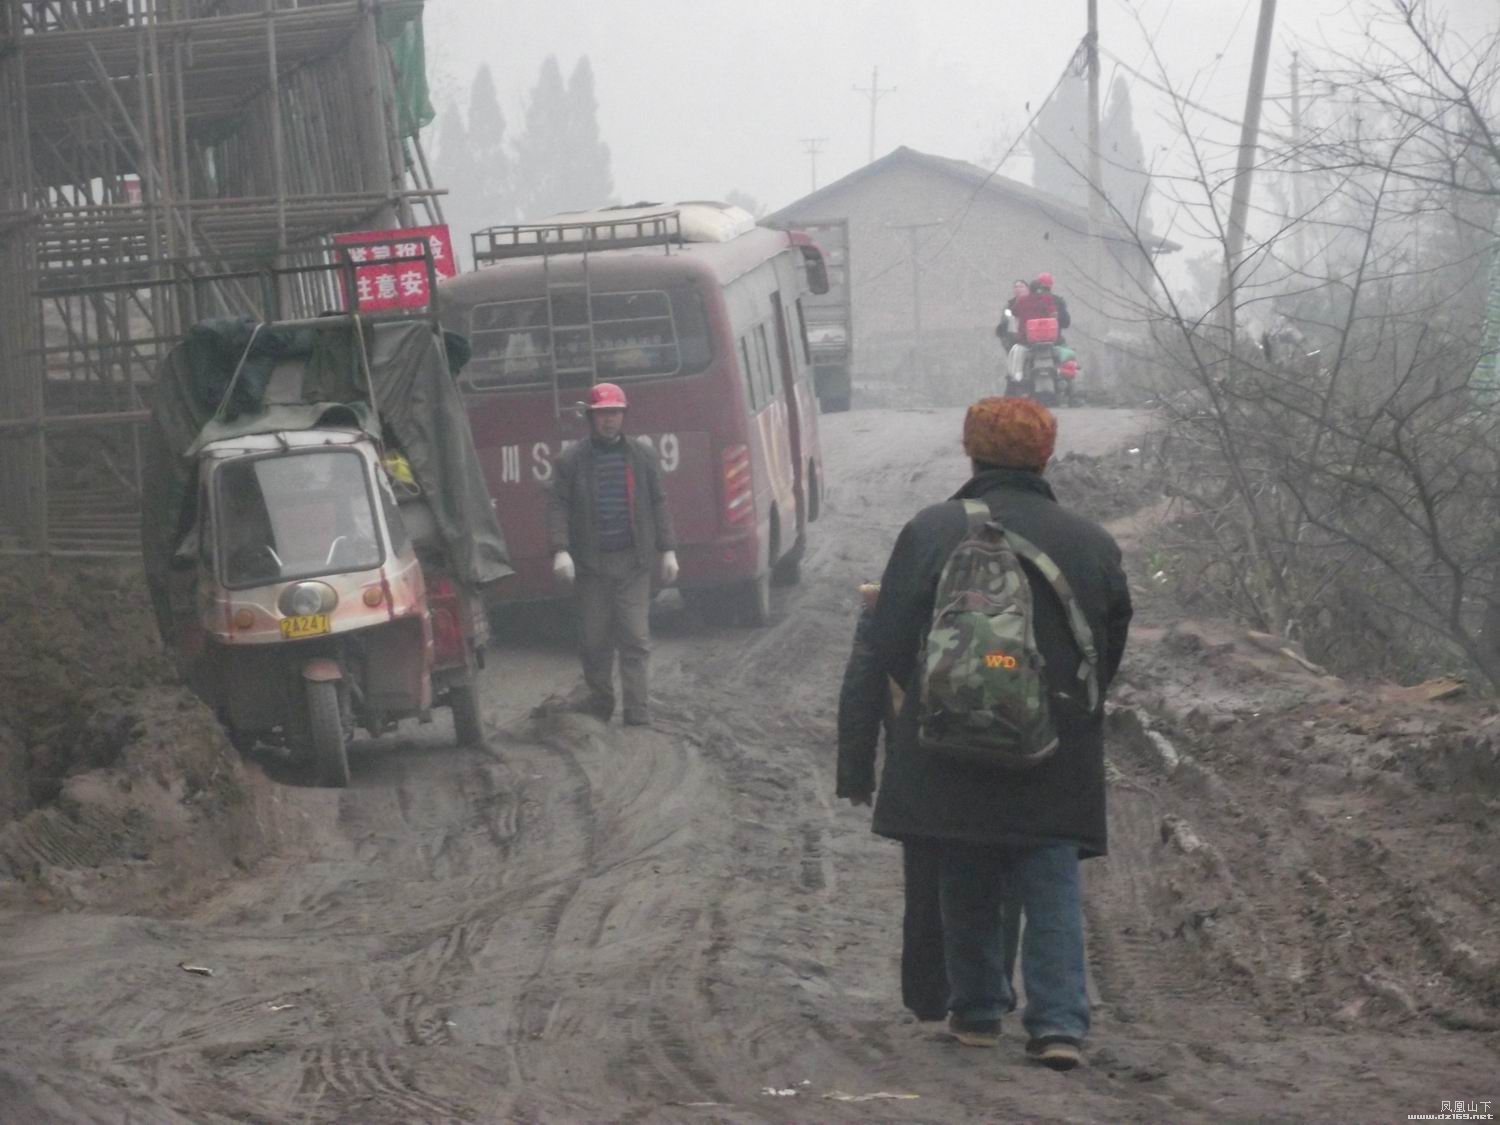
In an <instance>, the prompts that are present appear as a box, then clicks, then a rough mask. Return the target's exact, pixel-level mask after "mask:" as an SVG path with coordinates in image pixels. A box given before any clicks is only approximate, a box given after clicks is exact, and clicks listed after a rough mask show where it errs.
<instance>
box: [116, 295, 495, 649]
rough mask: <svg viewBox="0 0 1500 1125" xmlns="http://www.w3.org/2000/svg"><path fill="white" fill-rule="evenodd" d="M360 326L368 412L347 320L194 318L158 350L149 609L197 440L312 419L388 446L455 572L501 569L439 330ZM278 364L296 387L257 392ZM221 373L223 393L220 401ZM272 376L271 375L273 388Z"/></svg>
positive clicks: (176, 528) (193, 474)
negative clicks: (296, 380)
mask: <svg viewBox="0 0 1500 1125" xmlns="http://www.w3.org/2000/svg"><path fill="white" fill-rule="evenodd" d="M362 331H363V333H364V341H365V350H366V352H367V355H368V363H369V368H370V377H371V381H372V382H373V390H374V394H373V398H374V402H375V407H376V412H375V413H372V412H371V410H370V406H369V403H370V399H371V397H372V396H371V395H370V393H369V391H368V390H367V389H366V387H365V376H364V366H363V363H362V361H361V357H360V354H359V346H358V339H357V338H356V336H355V335H354V329H353V328H352V326H350V324H349V322H347V321H339V322H336V323H332V324H330V326H329V327H328V328H301V329H296V330H291V331H288V330H285V329H279V328H276V327H275V326H270V325H268V326H262V327H261V328H260V330H259V331H258V332H257V331H256V325H255V322H254V321H250V320H213V321H205V322H204V323H202V324H198V325H195V326H194V327H193V328H192V329H191V330H190V331H189V332H188V334H187V337H186V338H185V339H184V340H183V342H182V343H180V344H178V345H177V346H176V347H175V348H173V349H172V351H171V352H169V353H168V354H167V357H166V359H165V360H163V361H162V365H161V370H160V371H159V372H158V373H157V380H156V387H155V395H154V399H153V406H152V414H151V421H152V424H151V426H150V427H149V429H148V431H147V433H148V439H147V448H146V458H145V472H144V480H143V482H142V483H143V488H142V503H141V542H142V551H143V554H144V557H145V565H146V576H147V580H148V582H149V583H150V584H151V586H152V591H153V595H154V596H157V606H158V612H159V613H160V612H161V611H162V609H163V602H162V599H161V597H160V593H161V591H162V590H164V588H165V577H166V572H167V568H168V567H169V566H170V564H171V559H172V555H173V554H174V553H175V552H176V551H177V549H178V546H179V545H180V544H181V542H182V540H183V538H184V537H185V536H186V535H187V534H188V533H189V532H190V531H191V530H192V528H193V526H194V524H195V522H196V514H195V512H194V510H193V508H194V505H195V503H196V496H197V463H196V460H195V457H194V454H195V453H196V452H197V450H198V449H199V448H201V446H202V445H203V444H204V443H205V442H208V441H216V440H218V439H220V438H228V437H241V436H246V435H249V434H264V433H272V432H275V431H277V430H306V429H313V428H315V427H316V426H317V425H319V424H320V423H323V424H333V423H336V424H339V425H344V426H347V425H358V426H360V427H362V428H363V429H364V430H365V431H366V432H368V433H369V434H370V435H371V436H372V437H375V438H377V439H378V438H381V437H382V434H383V433H384V434H385V435H386V436H387V437H389V438H390V439H392V440H393V441H394V442H395V443H396V444H398V445H399V446H400V448H401V450H402V452H403V453H405V454H406V458H407V460H408V461H410V462H411V468H412V475H413V476H414V477H415V478H416V481H417V483H418V484H419V485H420V486H421V488H422V491H423V492H424V493H425V494H426V500H427V502H428V505H429V507H430V508H431V509H432V514H433V520H434V522H435V524H436V525H437V529H438V534H439V535H440V536H441V537H442V540H443V543H444V546H445V547H446V548H447V552H448V555H449V559H450V562H451V564H452V566H453V567H454V570H455V572H456V573H457V575H458V576H459V578H461V579H463V580H464V581H466V582H467V583H469V584H471V585H483V584H485V583H489V582H494V581H496V580H498V579H501V578H504V577H505V576H506V575H508V574H511V573H512V571H511V568H510V564H509V561H508V558H507V555H506V549H505V537H504V534H503V533H502V532H501V530H500V524H499V521H498V520H497V519H496V516H495V510H494V506H493V505H492V504H491V502H490V496H489V490H488V488H487V486H486V485H485V482H484V476H483V474H482V473H481V472H480V468H479V458H478V456H477V454H476V453H475V451H474V439H473V436H472V435H471V434H470V432H469V421H468V417H467V415H466V414H465V412H464V404H463V400H462V398H461V396H460V395H459V392H458V388H457V387H456V386H455V385H454V382H453V377H452V375H451V374H450V372H449V367H448V360H447V358H446V355H445V351H444V346H443V343H442V340H441V338H440V337H439V336H438V335H437V333H435V332H434V331H433V329H432V327H431V325H429V324H428V323H426V322H425V321H419V320H390V321H384V322H369V321H366V322H363V324H362ZM252 339H253V343H252ZM247 347H248V348H249V352H248V354H246V349H247ZM242 356H243V357H244V367H243V369H242V370H241V371H240V374H239V377H238V379H235V369H236V368H237V367H238V366H239V365H240V361H241V357H242ZM281 363H290V364H291V365H292V366H293V367H294V368H295V369H297V370H299V371H300V376H301V377H300V394H298V395H295V396H293V398H292V401H281V402H267V401H266V398H267V392H268V389H269V388H271V387H272V386H273V383H272V376H273V373H274V372H275V371H276V368H277V365H278V364H281ZM231 381H233V385H234V390H233V394H232V395H231V396H230V397H229V400H228V401H227V402H224V398H225V395H226V392H228V390H229V387H230V384H231ZM282 385H283V384H282V380H281V379H279V378H278V379H277V380H276V382H275V384H274V386H276V387H281V386H282ZM221 402H222V403H223V406H224V409H223V410H220V409H219V406H220V404H221ZM330 411H333V415H332V417H330V416H329V412H330ZM163 623H164V624H165V619H164V621H163Z"/></svg>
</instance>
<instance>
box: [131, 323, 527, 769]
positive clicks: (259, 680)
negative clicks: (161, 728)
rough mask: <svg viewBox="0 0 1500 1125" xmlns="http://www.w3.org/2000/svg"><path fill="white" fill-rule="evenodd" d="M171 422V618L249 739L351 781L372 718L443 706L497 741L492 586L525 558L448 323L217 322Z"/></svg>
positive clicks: (153, 561)
mask: <svg viewBox="0 0 1500 1125" xmlns="http://www.w3.org/2000/svg"><path fill="white" fill-rule="evenodd" d="M236 349H238V351H239V354H238V357H237V360H236V362H235V364H234V367H233V371H232V373H230V374H229V375H228V377H227V379H226V377H225V372H226V370H227V367H228V364H227V362H226V360H227V358H228V357H233V356H234V355H235V352H236ZM210 402H213V403H214V406H213V409H212V413H211V414H210V415H209V416H208V417H207V418H206V419H204V418H203V414H204V413H205V412H206V411H207V409H208V406H209V403H210ZM153 420H154V422H155V423H156V425H155V426H154V427H153V435H154V438H155V440H154V441H153V443H152V446H153V456H152V457H151V458H150V459H149V462H150V465H151V469H152V471H150V472H148V474H147V476H148V487H147V489H145V490H144V491H145V493H146V498H147V501H148V502H147V504H145V505H143V510H144V511H145V513H146V521H145V531H146V534H145V535H144V536H143V542H144V543H145V545H146V560H147V571H148V578H149V579H151V580H152V592H153V596H154V598H155V601H156V608H157V613H158V618H159V621H160V623H161V625H162V632H163V636H164V638H165V639H166V641H167V643H168V644H169V646H170V647H171V648H172V650H173V652H174V653H175V655H176V657H177V661H178V665H179V668H180V669H181V671H182V674H183V676H184V678H185V679H186V680H187V682H188V683H189V684H190V685H191V686H192V688H193V689H194V690H195V691H196V692H197V694H198V695H199V696H200V697H202V698H203V699H204V700H205V701H206V702H207V703H208V704H209V705H210V706H212V707H213V708H214V709H215V711H216V712H217V713H218V715H219V716H220V718H221V720H222V721H223V722H224V724H225V726H226V727H227V728H228V730H229V732H230V735H231V738H232V739H233V740H234V741H235V743H236V744H237V745H239V746H241V747H246V746H249V745H252V744H254V743H255V742H258V741H271V742H280V743H282V744H284V745H286V746H288V747H289V748H290V749H291V751H292V753H293V755H294V757H296V758H298V759H299V760H301V761H303V762H305V763H306V764H307V765H308V766H310V767H312V768H313V769H314V770H315V772H316V774H317V776H318V777H319V779H320V780H321V781H322V782H323V783H324V784H327V785H335V786H342V785H346V784H347V783H348V780H349V765H348V754H347V744H348V739H349V736H350V734H351V732H352V731H353V729H354V728H355V727H362V728H364V729H365V730H368V731H370V732H371V733H372V734H380V733H383V732H385V731H388V730H389V729H391V728H392V727H393V726H394V725H395V723H396V722H398V721H399V720H401V719H406V718H413V717H415V718H418V719H421V720H424V721H425V720H427V719H429V718H430V716H431V711H432V709H433V707H434V706H440V707H448V708H450V709H451V710H452V712H453V722H454V730H455V733H456V735H457V738H458V740H459V742H460V743H471V742H476V741H478V740H479V739H480V738H481V737H482V731H481V726H480V715H479V705H478V699H477V694H476V675H475V674H476V671H477V669H478V668H479V667H480V666H481V663H482V660H483V643H484V640H485V635H486V632H485V631H486V618H485V616H484V613H483V608H482V600H481V598H480V596H479V593H478V587H479V586H481V585H482V584H484V583H486V582H489V581H493V580H495V579H497V578H499V577H503V576H504V575H505V574H506V573H508V572H509V567H508V565H507V564H506V562H505V556H504V540H503V538H502V536H501V533H500V529H499V525H498V523H497V522H496V520H495V516H494V512H493V509H492V507H491V505H490V504H489V501H488V497H487V493H486V491H485V486H484V481H483V478H482V477H481V476H480V474H479V469H478V461H477V458H475V457H474V455H473V446H472V441H471V440H470V439H469V438H468V429H467V424H466V422H465V419H464V414H463V406H462V403H461V402H459V400H458V396H457V392H456V390H455V389H454V388H453V386H452V376H451V374H450V373H449V370H448V362H447V354H446V349H445V345H444V341H443V337H442V336H441V334H440V332H439V331H438V330H437V329H436V327H435V325H433V324H430V323H427V322H425V321H422V320H416V319H399V320H390V321H386V322H378V321H370V320H367V319H365V318H362V317H359V316H357V315H349V316H336V317H324V318H319V319H316V320H311V321H302V322H292V323H281V324H271V325H255V324H252V323H250V322H214V323H209V324H206V325H200V326H197V327H195V328H194V329H193V331H192V332H191V333H190V334H189V338H188V340H187V341H186V342H185V343H184V344H183V345H181V346H180V347H179V348H178V349H176V350H174V352H173V353H172V354H171V355H170V356H169V357H168V360H167V362H166V363H165V364H164V366H163V371H162V377H161V379H160V380H159V382H158V386H157V394H156V400H155V404H154V409H153ZM194 431H196V432H195V433H194V436H193V437H192V439H191V440H190V441H187V442H186V443H184V440H183V439H184V438H185V437H186V436H187V435H188V434H189V433H190V432H194ZM153 486H154V487H153Z"/></svg>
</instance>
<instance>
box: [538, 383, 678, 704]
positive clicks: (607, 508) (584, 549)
mask: <svg viewBox="0 0 1500 1125" xmlns="http://www.w3.org/2000/svg"><path fill="white" fill-rule="evenodd" d="M628 405H629V404H628V403H627V402H626V399H625V392H624V391H622V390H621V389H620V388H619V387H617V386H616V385H615V384H613V383H600V384H598V385H597V386H596V387H594V389H593V390H592V391H591V392H590V394H589V403H588V418H589V438H588V440H587V441H580V442H577V443H576V444H574V445H571V446H569V447H568V448H567V449H566V450H565V451H564V452H563V454H562V456H561V457H559V458H558V459H557V462H556V464H555V466H554V471H553V478H552V489H551V492H550V493H549V495H548V498H547V535H548V539H549V540H550V543H551V547H552V551H553V557H552V573H553V575H554V577H556V579H557V580H558V582H560V583H562V584H563V585H565V586H567V585H573V584H574V582H575V581H576V583H577V588H578V613H579V618H580V627H581V631H582V638H581V640H582V644H581V656H582V661H583V679H584V684H585V686H586V688H587V695H586V697H585V698H584V699H583V700H582V702H581V704H580V708H579V709H580V710H582V711H585V712H587V713H588V714H591V715H594V716H595V717H596V718H598V719H601V720H602V721H604V722H608V721H609V718H610V716H611V715H612V714H614V709H615V689H614V664H615V653H616V652H618V653H619V656H620V689H621V694H622V695H623V696H624V701H625V723H626V725H627V726H647V725H649V724H650V722H651V705H650V695H649V684H648V663H649V660H650V655H651V635H650V628H649V623H648V615H649V610H650V606H651V577H652V573H653V571H654V572H656V573H657V574H658V575H659V576H660V578H661V582H662V584H663V585H665V586H670V585H671V584H672V583H673V582H675V581H676V580H677V552H676V541H675V540H674V538H673V535H672V520H671V517H670V515H669V514H668V513H667V502H666V497H665V496H664V495H663V492H662V485H661V470H660V468H659V466H658V464H657V459H656V451H655V450H654V449H653V448H652V446H651V443H650V442H648V441H644V440H633V439H629V438H627V437H625V434H624V425H625V411H626V408H627V407H628Z"/></svg>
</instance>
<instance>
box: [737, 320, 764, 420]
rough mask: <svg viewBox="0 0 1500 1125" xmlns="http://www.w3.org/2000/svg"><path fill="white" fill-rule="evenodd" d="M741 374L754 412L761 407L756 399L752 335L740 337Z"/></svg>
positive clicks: (751, 410) (751, 409)
mask: <svg viewBox="0 0 1500 1125" xmlns="http://www.w3.org/2000/svg"><path fill="white" fill-rule="evenodd" d="M740 374H741V376H742V378H743V379H744V381H745V393H746V394H747V395H748V396H749V399H750V412H751V413H752V414H753V413H754V412H755V411H757V410H759V409H760V404H759V403H757V402H756V401H755V397H756V390H755V364H754V362H752V361H751V359H750V337H748V336H741V337H740Z"/></svg>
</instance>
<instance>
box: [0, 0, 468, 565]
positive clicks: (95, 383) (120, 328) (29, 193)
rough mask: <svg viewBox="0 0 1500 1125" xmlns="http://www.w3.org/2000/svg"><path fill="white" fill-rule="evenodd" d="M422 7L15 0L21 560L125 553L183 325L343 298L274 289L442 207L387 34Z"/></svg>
mask: <svg viewBox="0 0 1500 1125" xmlns="http://www.w3.org/2000/svg"><path fill="white" fill-rule="evenodd" d="M421 7H422V3H421V0H126V3H124V4H123V6H120V5H114V6H112V5H111V4H109V3H107V2H106V0H0V554H12V553H31V554H40V555H42V556H44V557H47V556H51V557H79V558H90V557H109V556H111V555H115V554H119V553H122V551H121V545H120V542H119V540H120V538H121V534H122V533H121V531H120V527H121V526H122V523H121V520H120V518H119V513H120V512H121V511H128V510H129V503H130V502H132V501H133V497H134V495H135V494H137V493H138V489H139V479H140V446H139V433H140V426H141V425H142V424H143V422H144V421H145V420H146V419H147V417H148V413H147V411H146V409H145V408H146V406H147V405H148V404H149V397H148V395H149V387H150V384H151V380H152V378H153V374H154V370H155V367H156V364H157V363H158V362H159V361H160V358H161V357H162V355H163V354H164V353H165V351H166V349H167V348H169V347H170V346H171V343H172V342H173V341H174V340H175V339H176V338H177V337H178V336H179V335H180V332H181V330H182V327H183V326H184V325H186V324H190V323H192V322H194V321H195V320H197V319H199V318H201V317H203V316H213V315H250V316H255V317H259V318H270V317H302V316H310V315H313V314H315V313H317V312H320V311H323V310H324V309H328V308H333V307H337V306H338V305H339V303H340V300H341V295H340V293H339V291H338V287H337V285H335V284H334V283H333V281H332V279H331V278H330V277H328V276H326V275H325V276H318V275H315V274H313V273H310V272H309V273H301V274H292V275H291V276H290V277H289V278H288V279H287V280H285V281H284V283H283V284H282V286H281V290H282V291H281V292H277V291H276V289H277V287H276V286H274V285H271V284H269V283H268V281H267V278H268V277H269V274H268V272H267V270H268V267H270V266H272V265H276V266H279V267H286V266H299V265H300V266H314V265H319V264H321V263H323V262H325V261H326V260H327V250H326V245H327V239H328V236H329V235H330V234H332V233H334V232H337V231H340V230H352V229H363V228H366V227H372V226H384V225H392V224H393V223H394V221H395V218H396V217H397V216H401V217H402V218H408V217H410V216H411V215H412V214H413V209H414V207H417V206H420V207H421V208H423V210H424V211H425V212H426V213H427V214H429V215H438V214H440V213H441V211H440V207H439V206H438V204H437V202H436V199H437V197H438V196H439V195H440V194H442V193H441V192H439V191H437V190H436V189H435V188H434V187H433V186H432V182H431V175H430V171H429V170H428V169H427V167H426V161H425V154H424V153H421V151H420V149H419V148H418V149H417V150H416V151H417V154H418V160H417V162H416V163H415V165H414V166H413V167H412V168H410V169H409V168H407V167H406V165H407V164H408V163H411V162H410V161H408V160H407V159H406V158H405V155H404V152H403V143H402V139H401V138H400V137H399V136H398V131H397V122H396V107H395V83H394V76H393V72H392V68H391V60H390V57H389V54H388V52H387V51H386V50H385V48H384V46H383V45H382V44H381V43H380V42H379V39H378V36H377V33H376V22H377V19H378V17H379V16H380V15H381V13H383V12H398V13H402V14H408V15H419V14H420V11H421ZM49 467H50V469H52V470H53V472H52V473H51V474H50V475H51V477H52V484H53V487H52V489H51V494H50V496H49V492H48V483H49ZM91 506H93V507H97V508H98V511H94V510H93V507H91ZM49 509H50V511H49ZM125 525H128V521H125ZM125 537H126V538H127V539H128V538H129V534H128V526H127V533H126V536H125ZM127 548H128V549H126V550H124V552H123V553H133V547H132V546H130V545H129V544H127Z"/></svg>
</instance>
